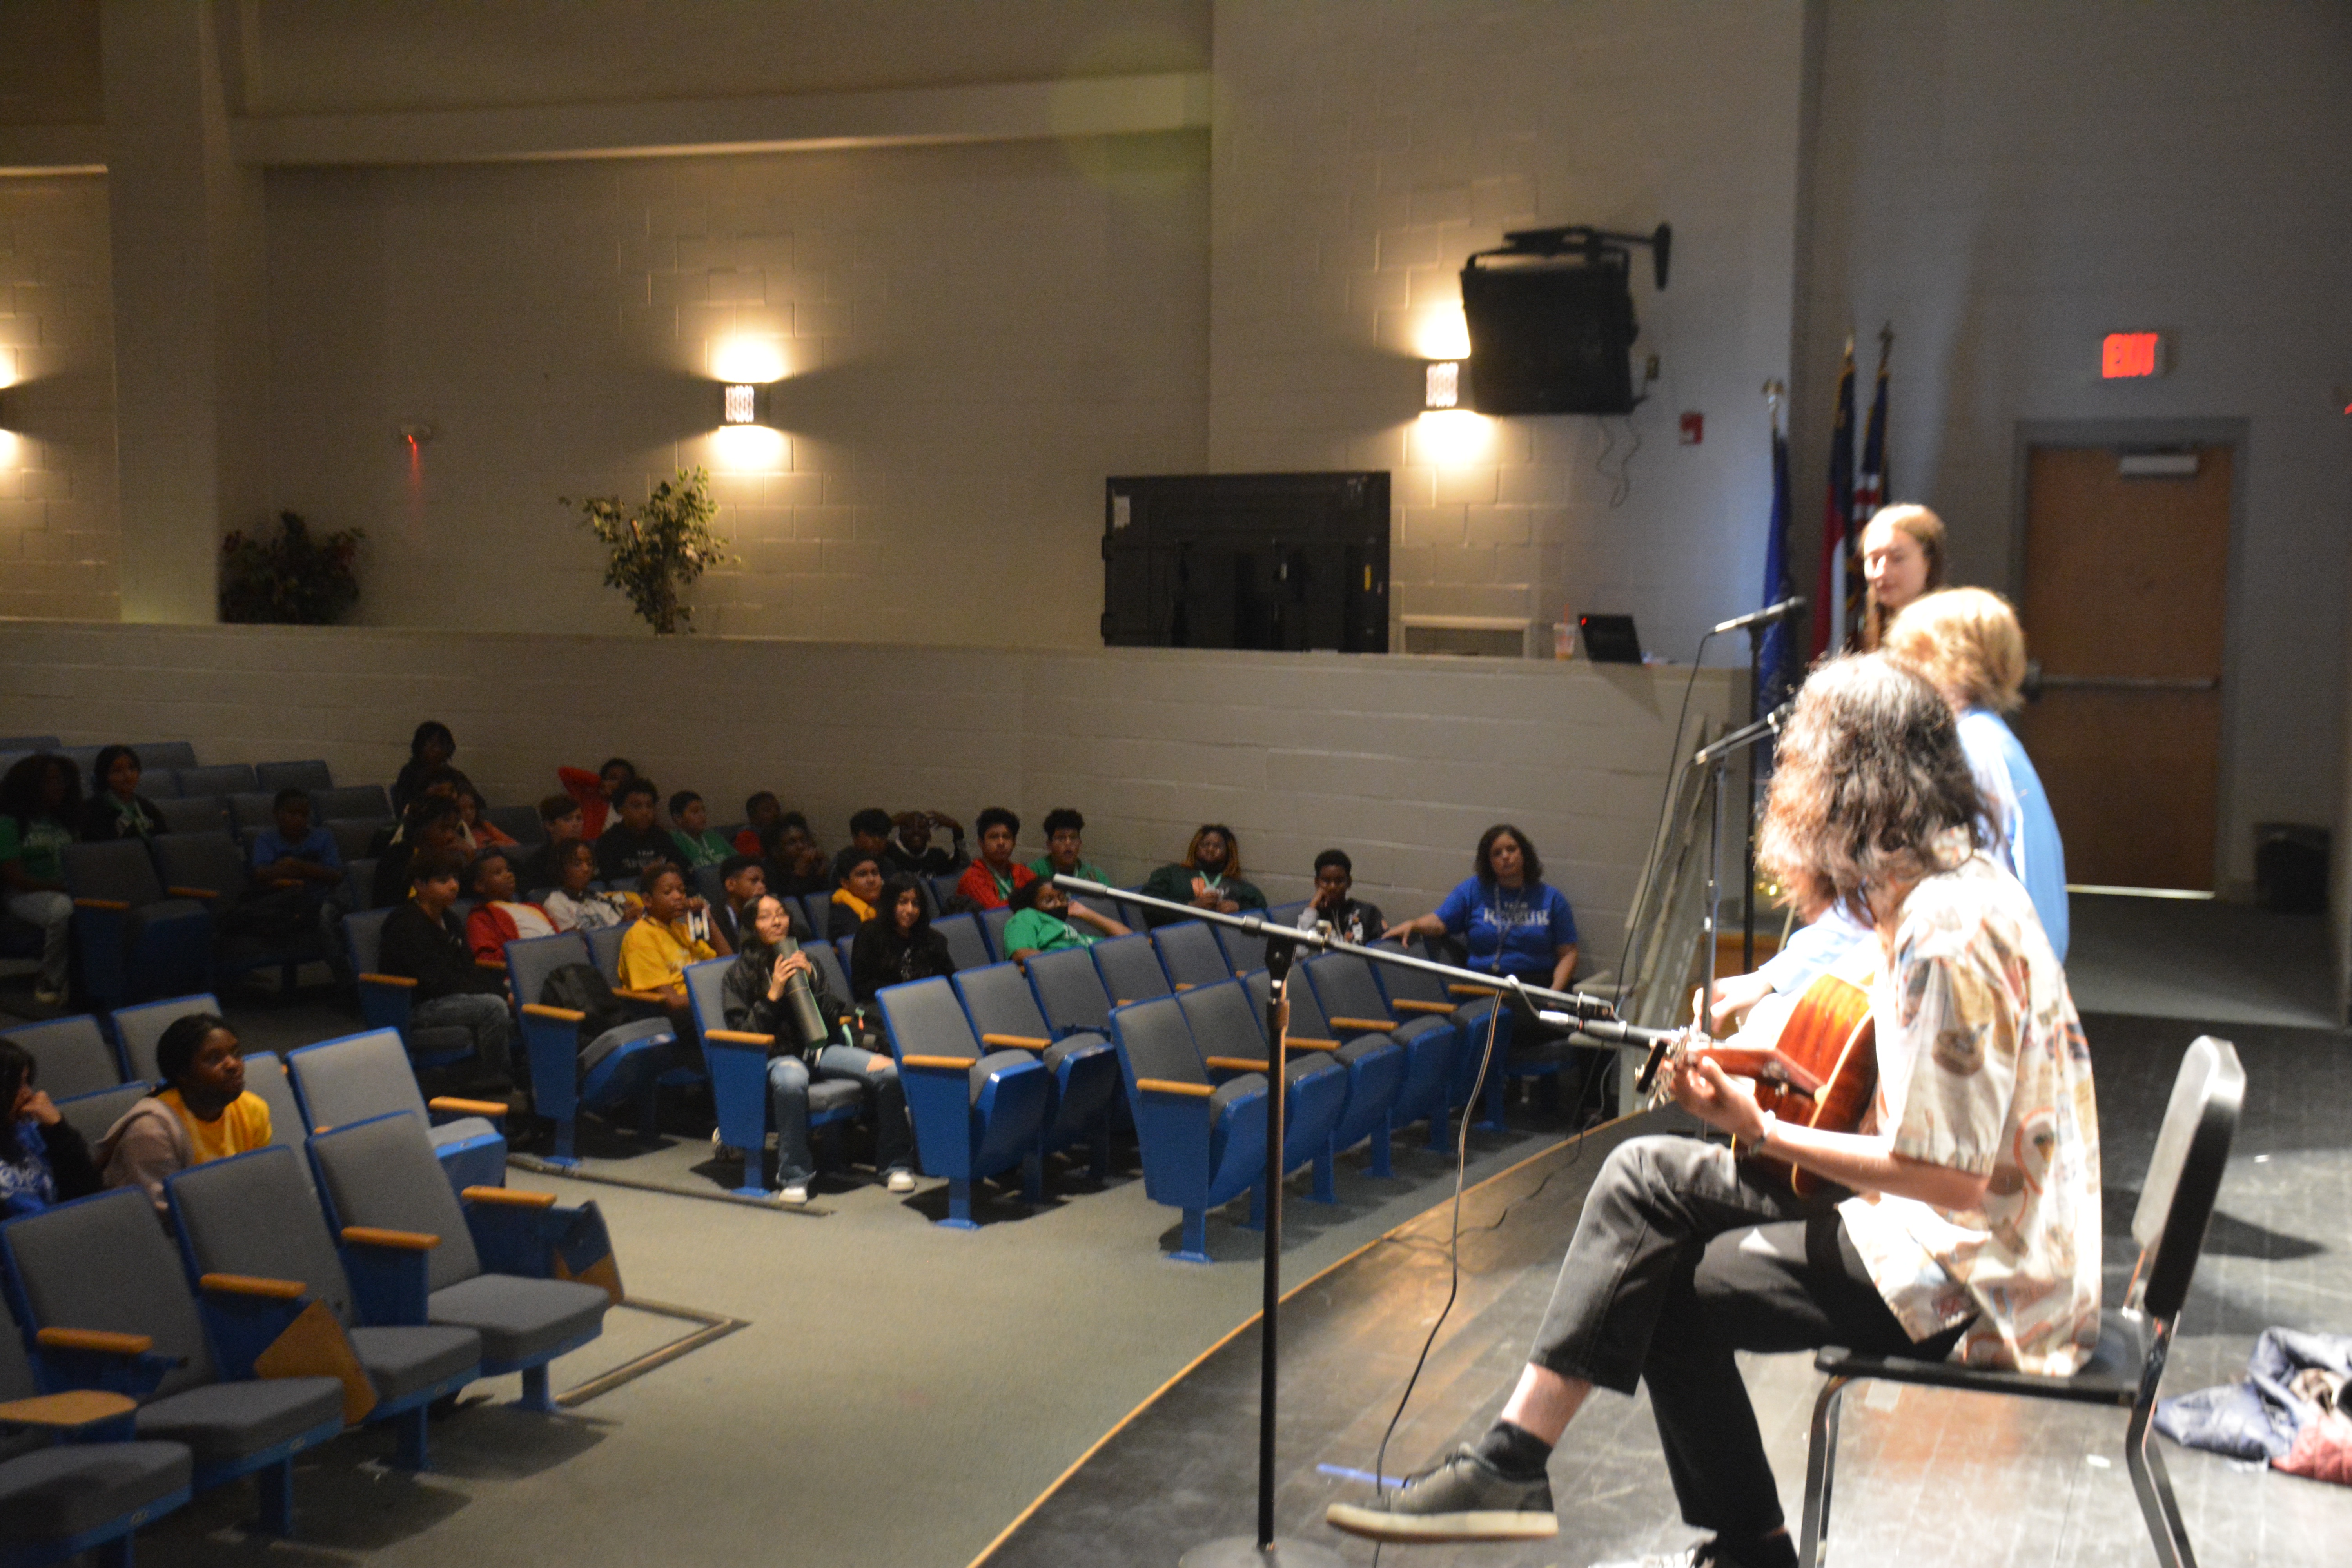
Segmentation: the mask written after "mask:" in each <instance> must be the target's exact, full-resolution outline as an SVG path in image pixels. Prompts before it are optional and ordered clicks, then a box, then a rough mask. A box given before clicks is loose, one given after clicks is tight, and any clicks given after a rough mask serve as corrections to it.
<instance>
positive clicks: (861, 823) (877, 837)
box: [828, 805, 891, 886]
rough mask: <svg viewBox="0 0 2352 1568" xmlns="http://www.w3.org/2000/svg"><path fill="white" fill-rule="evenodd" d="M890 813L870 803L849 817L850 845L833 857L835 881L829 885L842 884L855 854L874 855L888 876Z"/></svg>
mask: <svg viewBox="0 0 2352 1568" xmlns="http://www.w3.org/2000/svg"><path fill="white" fill-rule="evenodd" d="M890 833H891V827H890V814H889V813H888V812H887V811H885V810H883V809H882V808H881V807H880V806H878V805H869V806H867V807H866V808H865V809H864V810H863V811H859V812H856V813H855V814H853V815H852V816H850V819H849V845H848V847H846V848H845V849H843V850H842V851H841V852H840V853H839V854H837V855H835V857H834V858H833V881H832V882H831V883H830V884H828V885H829V886H838V885H839V884H840V882H841V874H842V872H843V871H845V870H846V869H847V868H848V864H849V858H850V857H851V856H853V855H870V856H872V857H873V858H874V863H875V864H876V865H877V866H884V867H885V868H886V869H885V870H884V872H883V874H884V875H885V876H887V875H888V874H889V873H888V870H887V862H886V861H885V860H884V858H883V851H884V850H886V849H887V848H888V847H889V846H890Z"/></svg>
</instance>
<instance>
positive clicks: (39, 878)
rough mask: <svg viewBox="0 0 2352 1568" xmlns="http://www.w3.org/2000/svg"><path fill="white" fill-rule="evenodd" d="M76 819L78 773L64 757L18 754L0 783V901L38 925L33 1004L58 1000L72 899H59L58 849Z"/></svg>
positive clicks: (62, 872)
mask: <svg viewBox="0 0 2352 1568" xmlns="http://www.w3.org/2000/svg"><path fill="white" fill-rule="evenodd" d="M80 816H81V770H80V769H79V768H78V767H76V766H75V765H74V764H73V762H72V760H71V759H69V758H67V757H60V756H57V755H55V754H53V753H50V752H42V753H39V754H38V755H36V756H30V757H26V758H24V759H22V760H21V761H19V762H18V763H16V766H15V767H12V768H10V769H9V770H8V773H7V776H6V777H5V778H0V902H5V905H6V907H7V910H8V912H9V913H10V914H12V915H14V916H16V918H17V919H18V920H20V921H24V922H25V923H26V924H27V925H36V926H38V927H40V928H41V969H40V973H38V974H37V975H36V976H35V977H34V980H33V999H34V1000H35V1001H36V1002H38V1003H39V1004H40V1005H42V1006H44V1007H54V1006H56V1005H58V1003H60V1002H62V1001H64V1000H65V995H66V965H67V963H68V955H69V949H68V945H67V944H68V941H69V940H70V937H71V934H72V929H73V900H72V899H70V898H68V896H67V894H66V867H65V857H64V854H63V853H62V852H63V850H64V849H65V847H66V846H67V845H68V844H70V843H72V842H73V841H74V831H73V828H72V826H71V824H73V823H74V822H76V821H78V820H79V818H80Z"/></svg>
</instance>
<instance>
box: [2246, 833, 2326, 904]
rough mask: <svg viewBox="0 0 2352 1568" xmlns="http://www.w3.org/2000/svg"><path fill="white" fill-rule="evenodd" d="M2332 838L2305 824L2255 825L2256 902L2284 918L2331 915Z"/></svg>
mask: <svg viewBox="0 0 2352 1568" xmlns="http://www.w3.org/2000/svg"><path fill="white" fill-rule="evenodd" d="M2327 851H2328V836H2327V829H2326V828H2325V827H2314V826H2311V825H2310V824H2308V823H2302V822H2257V823H2256V824H2254V902H2255V904H2256V905H2257V906H2259V907H2260V908H2262V909H2265V910H2272V911H2273V912H2274V913H2277V914H2282V915H2319V914H2326V912H2327Z"/></svg>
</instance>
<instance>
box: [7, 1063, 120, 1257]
mask: <svg viewBox="0 0 2352 1568" xmlns="http://www.w3.org/2000/svg"><path fill="white" fill-rule="evenodd" d="M38 1070H39V1068H38V1066H37V1064H36V1063H35V1062H34V1060H33V1053H32V1052H30V1051H28V1050H26V1048H25V1047H22V1046H20V1045H18V1044H17V1043H16V1041H14V1040H10V1039H5V1038H0V1219H14V1218H15V1217H16V1215H20V1214H38V1213H39V1212H40V1211H41V1210H43V1209H45V1208H47V1207H49V1206H50V1205H52V1204H61V1203H64V1202H65V1201H66V1200H67V1199H68V1198H86V1197H88V1196H89V1194H92V1193H94V1192H96V1191H98V1190H99V1185H100V1177H99V1173H98V1163H97V1162H96V1161H95V1160H93V1159H91V1158H90V1152H89V1145H88V1144H86V1143H84V1142H82V1137H81V1134H80V1133H79V1132H77V1131H74V1130H73V1124H72V1123H70V1122H68V1121H66V1119H65V1118H64V1117H63V1116H62V1115H60V1114H59V1113H58V1108H57V1107H56V1106H54V1105H52V1104H50V1103H49V1097H48V1096H47V1094H44V1093H43V1092H42V1091H41V1090H40V1089H37V1088H36V1087H35V1085H34V1079H35V1077H36V1075H37V1072H38Z"/></svg>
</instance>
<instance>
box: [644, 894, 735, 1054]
mask: <svg viewBox="0 0 2352 1568" xmlns="http://www.w3.org/2000/svg"><path fill="white" fill-rule="evenodd" d="M637 888H638V890H639V892H640V893H641V894H642V895H643V897H644V899H645V900H646V912H645V918H644V919H642V920H640V921H637V922H636V923H635V925H632V926H631V927H629V931H628V934H627V935H626V936H624V937H623V938H622V939H621V987H622V989H624V990H626V991H642V992H646V993H648V994H651V995H655V996H658V997H659V998H660V999H661V1004H662V1005H663V1006H665V1007H667V1008H668V1009H669V1011H670V1013H671V1015H672V1016H675V1017H677V1019H678V1020H679V1021H680V1022H681V1023H683V1022H685V1021H686V1019H687V1017H688V1016H689V1015H690V1014H691V1012H692V1009H691V1008H690V1007H688V1005H687V1000H686V966H687V965H688V964H689V963H700V962H701V961H702V960H704V959H706V958H728V957H731V956H733V954H734V952H735V950H734V949H733V948H732V947H730V946H729V945H728V943H727V933H726V932H725V931H721V930H719V927H718V925H717V923H716V922H715V921H712V920H711V919H710V918H709V905H707V904H705V903H704V902H703V900H700V899H698V898H695V897H692V896H690V895H689V894H688V892H687V890H686V873H685V872H683V871H681V870H679V869H678V868H677V867H676V866H673V865H671V864H669V863H668V862H667V861H664V862H663V863H661V864H660V865H657V866H649V867H647V868H646V870H645V873H644V875H642V876H641V877H639V878H638V879H637Z"/></svg>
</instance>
